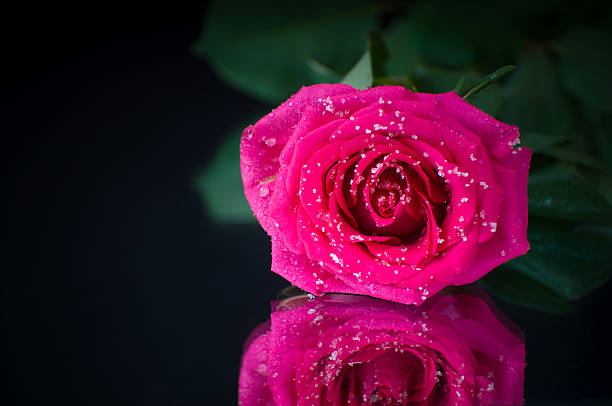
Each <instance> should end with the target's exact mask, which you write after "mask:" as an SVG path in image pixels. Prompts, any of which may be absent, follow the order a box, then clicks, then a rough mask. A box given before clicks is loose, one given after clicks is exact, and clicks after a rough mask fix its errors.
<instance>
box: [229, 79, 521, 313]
mask: <svg viewBox="0 0 612 406" xmlns="http://www.w3.org/2000/svg"><path fill="white" fill-rule="evenodd" d="M518 136H519V133H518V129H517V127H515V126H511V125H508V124H504V123H501V122H499V121H497V120H495V119H494V118H492V117H490V116H489V115H487V114H485V113H484V112H482V111H480V110H478V109H477V108H476V107H474V106H472V105H470V104H469V103H467V102H465V101H464V100H463V99H461V98H460V97H459V96H457V94H456V93H454V92H450V93H444V94H424V93H413V92H412V91H410V90H407V89H404V88H402V87H395V86H381V87H374V88H371V89H367V90H363V91H358V90H355V89H354V88H352V87H350V86H347V85H342V84H336V85H315V86H310V87H304V88H302V89H301V90H300V91H299V92H298V93H296V94H295V95H293V96H292V97H291V98H290V99H289V100H287V101H286V102H284V103H283V104H281V106H279V107H278V108H277V109H275V110H274V111H273V112H272V113H270V114H268V115H266V116H265V117H263V118H262V119H261V120H259V121H258V122H257V123H256V124H255V125H253V126H250V127H248V128H247V129H246V130H245V131H244V133H243V138H242V144H241V170H242V178H243V184H244V188H245V194H246V197H247V200H248V201H249V203H250V205H251V208H252V209H253V212H254V213H255V216H256V217H257V219H258V220H259V222H260V223H261V225H262V226H263V228H264V229H265V230H266V231H267V232H268V234H270V236H271V238H272V270H273V271H274V272H276V273H278V274H279V275H281V276H283V277H285V278H286V279H288V280H289V281H290V282H291V283H293V284H294V285H296V286H298V287H300V288H302V289H304V290H305V291H308V292H311V293H313V294H315V295H320V294H323V293H325V292H336V293H353V294H366V295H370V296H374V297H378V298H383V299H389V300H393V301H397V302H401V303H407V304H418V303H422V302H423V301H425V300H426V299H427V297H429V296H431V295H433V294H434V293H436V292H437V291H439V290H440V289H442V288H444V287H446V286H451V285H462V284H466V283H470V282H473V281H475V280H477V279H478V278H480V277H482V276H483V275H485V274H486V273H487V272H489V271H490V270H492V269H493V268H495V267H496V266H497V265H499V264H501V263H503V262H505V261H508V260H509V259H511V258H514V257H516V256H518V255H522V254H524V253H525V252H526V251H527V249H528V247H529V244H528V242H527V237H526V231H527V173H528V169H529V161H530V157H531V152H530V151H529V150H528V149H526V148H521V147H518V148H514V146H515V145H516V144H517V143H518Z"/></svg>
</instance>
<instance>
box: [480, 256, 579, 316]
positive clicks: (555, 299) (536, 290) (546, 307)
mask: <svg viewBox="0 0 612 406" xmlns="http://www.w3.org/2000/svg"><path fill="white" fill-rule="evenodd" d="M478 283H479V284H480V285H482V286H483V287H484V288H485V289H486V290H488V291H489V292H490V293H491V294H493V295H494V296H496V297H498V298H499V299H502V300H504V301H506V302H508V303H512V304H516V305H520V306H525V307H528V308H531V309H535V310H539V311H541V312H545V313H553V314H565V313H570V312H573V311H574V310H575V308H574V306H573V305H572V304H571V303H570V302H568V301H567V300H566V299H564V298H563V297H561V296H560V295H558V294H557V293H555V292H554V291H552V290H551V289H549V288H547V287H546V286H544V285H542V284H541V283H539V282H538V281H536V280H534V279H532V278H530V277H529V276H527V275H525V274H523V273H521V272H519V271H517V270H515V269H512V268H510V267H507V266H500V267H499V268H496V269H494V270H493V271H491V272H489V273H488V274H487V275H486V276H485V277H484V278H482V279H480V280H479V281H478Z"/></svg>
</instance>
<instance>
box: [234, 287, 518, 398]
mask: <svg viewBox="0 0 612 406" xmlns="http://www.w3.org/2000/svg"><path fill="white" fill-rule="evenodd" d="M487 301H488V298H485V299H482V298H480V297H477V296H473V295H469V294H465V293H461V294H457V295H451V294H443V293H440V294H438V295H436V296H434V297H433V298H431V299H430V300H428V301H427V302H426V303H425V304H423V305H422V306H419V307H416V306H409V305H403V304H399V303H394V302H389V301H385V300H380V299H374V298H370V297H365V296H351V295H338V294H336V295H329V296H323V297H320V298H316V299H314V300H310V301H308V300H302V302H301V305H300V304H299V303H296V300H295V299H294V300H293V303H291V304H290V305H289V306H281V308H289V310H281V311H276V312H273V313H272V316H271V322H269V323H266V324H264V325H262V326H260V327H258V328H257V329H256V330H255V331H254V332H253V333H252V334H251V336H250V337H249V340H248V341H247V344H246V345H245V354H244V357H243V360H242V367H241V370H240V381H239V405H240V406H256V405H257V406H272V405H276V406H296V405H297V406H311V405H316V406H324V405H519V404H522V403H523V380H524V369H525V345H524V342H523V339H522V333H521V332H520V330H519V329H518V328H517V327H516V326H515V325H514V324H512V322H510V321H509V320H507V319H505V317H504V316H503V315H499V316H496V315H495V313H494V311H493V310H492V309H491V308H490V306H489V305H488V304H487ZM502 319H503V320H504V322H502V321H500V320H502ZM504 323H505V324H504Z"/></svg>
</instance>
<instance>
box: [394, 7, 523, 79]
mask: <svg viewBox="0 0 612 406" xmlns="http://www.w3.org/2000/svg"><path fill="white" fill-rule="evenodd" d="M521 29H522V27H521V26H519V25H518V22H517V21H516V19H513V18H512V16H509V15H507V14H506V13H500V12H499V8H498V7H497V6H496V5H495V4H491V2H488V3H483V2H476V1H472V2H462V3H461V7H458V6H457V4H456V2H452V1H449V0H447V1H441V2H431V1H429V2H427V1H414V2H410V5H409V9H408V12H407V13H406V17H404V18H401V19H399V20H397V21H395V22H394V23H393V24H392V25H391V26H390V27H389V29H388V30H387V32H386V33H385V35H384V37H385V43H386V44H387V46H388V48H389V52H390V54H391V56H390V59H389V64H388V66H387V68H388V70H389V73H390V74H391V75H403V74H408V75H410V76H412V74H413V73H414V71H415V67H416V65H417V64H425V65H434V66H437V67H440V68H447V69H468V68H470V67H472V68H473V67H475V66H478V67H479V69H482V70H483V71H484V72H487V71H490V70H492V69H495V68H496V67H498V66H501V65H505V64H508V63H510V62H513V61H514V60H515V57H514V53H515V50H516V48H517V45H518V44H519V41H520V40H521V35H522V32H521ZM466 80H467V78H466ZM448 89H449V88H447V90H448Z"/></svg>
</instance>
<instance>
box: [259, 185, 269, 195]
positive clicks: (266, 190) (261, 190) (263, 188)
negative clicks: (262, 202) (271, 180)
mask: <svg viewBox="0 0 612 406" xmlns="http://www.w3.org/2000/svg"><path fill="white" fill-rule="evenodd" d="M269 194H270V188H269V187H268V185H261V186H260V187H259V196H261V197H266V196H268V195H269Z"/></svg>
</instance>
